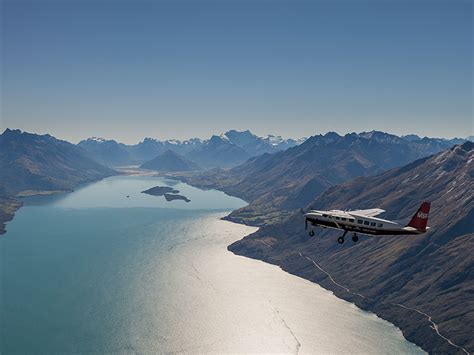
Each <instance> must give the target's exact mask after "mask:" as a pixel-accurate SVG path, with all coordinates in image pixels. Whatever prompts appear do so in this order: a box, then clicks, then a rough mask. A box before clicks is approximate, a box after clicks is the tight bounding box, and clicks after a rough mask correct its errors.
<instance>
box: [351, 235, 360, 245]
mask: <svg viewBox="0 0 474 355" xmlns="http://www.w3.org/2000/svg"><path fill="white" fill-rule="evenodd" d="M358 240H359V237H358V236H356V235H353V236H352V241H353V242H354V243H357V241H358Z"/></svg>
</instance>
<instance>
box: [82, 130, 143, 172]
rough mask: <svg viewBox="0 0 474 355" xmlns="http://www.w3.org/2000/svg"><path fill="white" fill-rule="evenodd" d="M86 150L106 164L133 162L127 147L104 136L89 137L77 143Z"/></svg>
mask: <svg viewBox="0 0 474 355" xmlns="http://www.w3.org/2000/svg"><path fill="white" fill-rule="evenodd" d="M77 145H78V146H79V147H81V148H82V149H84V150H85V151H87V152H88V156H90V157H91V158H92V159H94V160H95V161H97V162H99V163H101V164H104V165H107V166H120V165H129V164H131V163H133V162H134V159H133V157H132V155H131V154H130V152H129V149H128V147H127V146H126V145H125V144H122V143H117V142H116V141H114V140H106V139H104V138H96V137H93V138H89V139H86V140H82V141H80V142H79V143H78V144H77Z"/></svg>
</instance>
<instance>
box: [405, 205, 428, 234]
mask: <svg viewBox="0 0 474 355" xmlns="http://www.w3.org/2000/svg"><path fill="white" fill-rule="evenodd" d="M430 205H431V204H430V203H429V202H423V203H422V204H421V206H420V208H418V211H416V213H415V215H414V216H413V217H412V219H411V220H410V223H408V225H407V226H408V227H412V228H415V229H416V230H418V231H420V232H426V226H427V224H428V215H429V213H430Z"/></svg>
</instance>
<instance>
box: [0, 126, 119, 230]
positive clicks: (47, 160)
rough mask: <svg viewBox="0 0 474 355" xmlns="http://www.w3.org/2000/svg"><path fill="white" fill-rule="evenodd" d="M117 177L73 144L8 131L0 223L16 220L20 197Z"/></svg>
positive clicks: (3, 144) (1, 155) (1, 151)
mask: <svg viewBox="0 0 474 355" xmlns="http://www.w3.org/2000/svg"><path fill="white" fill-rule="evenodd" d="M114 174H116V172H115V171H114V170H112V169H109V168H107V167H105V166H103V165H101V164H99V163H97V162H95V161H93V160H91V159H90V158H88V157H87V152H86V151H84V150H83V149H81V148H80V147H77V146H75V145H73V144H71V143H68V142H65V141H61V140H58V139H56V138H54V137H52V136H50V135H37V134H31V133H26V132H21V131H20V130H10V129H7V130H5V132H3V134H2V135H0V210H1V211H2V212H1V213H0V224H3V223H4V222H5V221H7V220H9V219H11V218H9V217H8V216H10V217H13V213H14V211H15V209H16V208H18V207H19V205H20V203H19V201H18V200H16V199H15V196H16V195H18V194H23V195H27V194H34V193H37V192H42V193H48V192H54V191H68V190H71V189H73V188H75V187H77V186H78V185H80V184H83V183H86V182H91V181H95V180H98V179H101V178H104V177H107V176H111V175H114ZM0 232H1V229H0Z"/></svg>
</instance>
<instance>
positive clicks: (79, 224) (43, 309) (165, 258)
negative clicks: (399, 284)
mask: <svg viewBox="0 0 474 355" xmlns="http://www.w3.org/2000/svg"><path fill="white" fill-rule="evenodd" d="M156 185H170V186H171V185H173V187H175V188H176V189H178V190H180V191H181V194H183V195H185V196H187V197H188V198H190V199H191V202H190V203H186V202H184V201H172V202H166V201H165V199H164V198H163V197H156V196H149V195H146V194H141V193H140V191H143V190H145V189H148V188H150V187H153V186H156ZM126 195H130V198H126V197H125V196H126ZM244 205H245V203H244V202H243V201H241V200H239V199H236V198H233V197H229V196H227V195H225V194H223V193H221V192H218V191H212V190H211V191H201V190H198V189H195V188H193V187H190V186H188V185H185V184H182V183H176V182H173V181H167V180H163V179H160V178H156V177H146V176H120V177H112V178H108V179H105V180H102V181H100V182H97V183H94V184H91V185H88V186H86V187H83V188H81V189H78V190H77V191H75V192H73V193H70V194H64V195H58V196H49V197H35V198H32V199H29V200H28V204H27V205H26V206H25V207H23V208H21V209H20V210H19V211H18V213H17V215H16V216H15V219H14V220H13V221H12V222H10V223H8V225H7V234H5V235H4V236H3V237H2V238H0V256H1V262H0V267H1V270H0V271H1V278H0V281H1V288H0V290H1V300H0V306H1V307H0V311H1V313H0V316H1V317H0V326H1V328H0V352H1V353H2V354H4V353H13V352H20V353H26V352H30V353H52V352H56V353H71V352H79V353H85V352H97V353H103V352H114V353H115V352H122V353H130V352H187V353H195V352H263V351H265V352H285V353H293V352H302V353H305V352H306V353H314V352H324V353H328V352H331V353H334V352H339V353H340V352H346V353H347V352H352V353H354V352H359V353H374V354H375V353H417V352H420V351H421V350H420V349H419V348H417V347H415V346H414V345H413V344H411V343H409V342H407V341H406V340H405V339H404V338H403V337H402V335H401V332H400V331H399V330H398V329H397V328H395V327H394V326H393V325H391V324H390V323H387V322H385V321H383V320H381V319H379V318H378V317H376V316H375V315H373V314H370V313H367V312H363V311H361V310H359V309H358V308H357V307H355V306H354V305H352V304H350V303H347V302H345V301H342V300H340V299H337V298H336V297H335V296H334V295H333V294H332V293H331V292H328V291H326V290H324V289H322V288H321V287H319V286H318V285H315V284H312V283H310V282H308V281H306V280H303V279H300V278H297V277H294V276H292V275H289V274H286V273H284V272H283V271H281V270H280V269H279V268H277V267H275V266H272V265H268V264H265V263H262V262H259V261H255V260H251V259H248V258H243V257H238V256H235V255H233V254H232V253H230V252H228V251H227V250H226V247H227V245H228V244H230V243H231V242H232V241H235V240H238V239H240V238H242V237H243V236H245V235H246V234H249V233H251V232H252V231H254V230H255V228H252V227H246V226H241V225H237V224H233V223H230V222H226V221H222V220H220V217H222V216H224V215H226V214H227V213H229V212H230V211H231V210H233V209H236V208H239V207H242V206H244Z"/></svg>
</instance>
